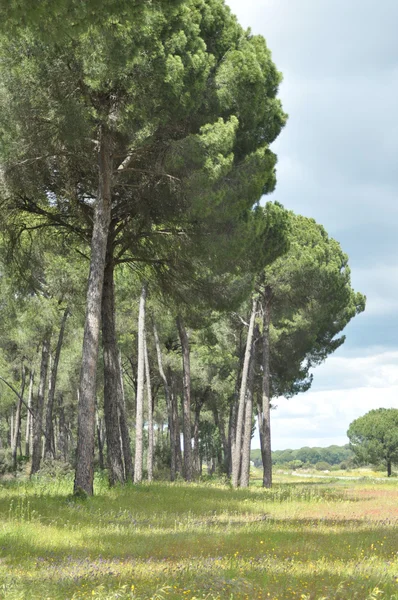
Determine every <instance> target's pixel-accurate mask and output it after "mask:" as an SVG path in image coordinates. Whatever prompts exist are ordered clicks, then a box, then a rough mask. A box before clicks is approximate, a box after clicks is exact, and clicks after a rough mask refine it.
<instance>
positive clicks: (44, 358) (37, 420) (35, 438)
mask: <svg viewBox="0 0 398 600" xmlns="http://www.w3.org/2000/svg"><path fill="white" fill-rule="evenodd" d="M50 338H51V333H50V332H47V335H46V336H45V338H44V340H43V345H42V352H41V364H40V380H39V389H38V392H37V397H36V398H35V399H34V400H35V401H34V402H33V427H32V464H31V468H30V475H34V474H35V473H37V471H38V470H39V469H40V461H41V452H42V447H41V446H42V444H41V435H42V426H43V408H44V393H45V389H46V381H47V371H48V359H49V354H50Z"/></svg>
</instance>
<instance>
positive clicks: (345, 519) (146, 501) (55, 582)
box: [0, 478, 398, 600]
mask: <svg viewBox="0 0 398 600" xmlns="http://www.w3.org/2000/svg"><path fill="white" fill-rule="evenodd" d="M71 489H72V481H71V480H68V479H52V480H50V479H45V478H37V479H36V480H31V481H18V480H16V481H9V482H4V483H1V484H0V511H1V530H0V578H1V579H0V581H1V583H0V597H1V598H5V599H17V598H18V599H25V598H26V599H28V598H29V599H30V598H37V599H40V598H43V599H50V598H51V599H53V598H54V599H58V598H68V599H74V600H77V599H80V598H98V599H99V598H102V599H108V598H109V599H112V598H126V599H127V598H129V599H135V600H139V599H140V600H144V599H145V600H146V599H150V598H152V599H155V598H157V599H161V598H165V599H166V598H167V599H170V600H172V599H177V598H178V599H181V598H186V599H189V600H193V599H199V598H207V599H208V600H216V599H220V600H221V599H224V598H225V599H228V600H232V599H234V600H235V599H240V598H241V599H248V600H252V599H258V600H260V599H266V600H268V599H272V600H291V599H301V600H304V599H306V600H310V599H311V600H321V599H322V600H324V599H330V600H332V599H333V600H337V599H338V600H343V599H347V600H351V599H357V600H365V599H373V598H382V599H383V600H387V599H389V600H393V599H398V527H397V526H398V481H397V480H389V481H387V480H384V481H375V480H372V479H365V478H364V479H363V480H359V481H358V480H355V481H349V480H332V479H330V480H321V481H319V480H317V481H315V480H307V481H305V480H300V481H286V478H285V480H284V481H280V482H278V481H276V483H275V485H274V487H273V488H272V489H271V490H264V489H262V488H260V487H256V485H252V486H251V487H250V488H248V489H237V490H233V489H230V487H229V486H228V485H223V484H222V483H217V482H213V481H209V482H204V483H200V484H199V483H198V484H186V483H176V484H169V483H154V484H151V485H148V484H141V485H136V486H130V487H124V488H120V489H118V488H113V489H109V488H108V487H107V486H106V483H105V482H104V481H102V480H101V479H98V480H96V487H95V491H96V495H95V496H94V497H92V498H87V499H76V498H75V497H73V496H72V495H71V494H70V492H71Z"/></svg>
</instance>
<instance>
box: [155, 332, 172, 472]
mask: <svg viewBox="0 0 398 600" xmlns="http://www.w3.org/2000/svg"><path fill="white" fill-rule="evenodd" d="M152 325H153V336H154V339H155V347H156V356H157V359H158V369H159V374H160V378H161V380H162V381H163V388H164V396H165V398H166V406H167V415H168V423H169V433H170V480H171V481H174V480H175V478H176V454H175V428H174V420H173V414H172V407H171V401H170V387H169V382H168V381H167V377H166V374H165V372H164V369H163V360H162V351H161V348H160V342H159V336H158V331H157V328H156V324H155V322H154V321H152Z"/></svg>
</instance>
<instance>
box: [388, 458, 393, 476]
mask: <svg viewBox="0 0 398 600" xmlns="http://www.w3.org/2000/svg"><path fill="white" fill-rule="evenodd" d="M391 475H392V465H391V460H388V461H387V477H391Z"/></svg>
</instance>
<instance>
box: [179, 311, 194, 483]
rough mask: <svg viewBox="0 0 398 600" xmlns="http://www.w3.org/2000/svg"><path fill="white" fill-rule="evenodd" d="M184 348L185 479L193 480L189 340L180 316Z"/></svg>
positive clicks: (180, 332) (180, 330)
mask: <svg viewBox="0 0 398 600" xmlns="http://www.w3.org/2000/svg"><path fill="white" fill-rule="evenodd" d="M176 323H177V328H178V333H179V336H180V341H181V346H182V366H183V423H184V432H183V433H184V436H183V437H184V477H185V480H186V481H191V480H192V445H191V364H190V352H189V340H188V335H187V332H186V329H185V327H184V324H183V322H182V319H181V317H180V316H178V317H177V319H176Z"/></svg>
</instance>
